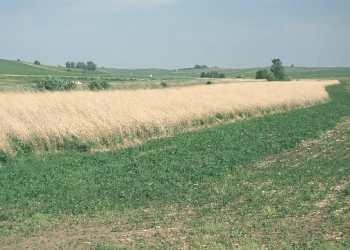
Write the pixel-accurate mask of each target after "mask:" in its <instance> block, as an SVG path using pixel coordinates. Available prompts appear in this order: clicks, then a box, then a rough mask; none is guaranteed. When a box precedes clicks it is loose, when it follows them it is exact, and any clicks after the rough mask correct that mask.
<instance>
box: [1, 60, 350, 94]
mask: <svg viewBox="0 0 350 250" xmlns="http://www.w3.org/2000/svg"><path fill="white" fill-rule="evenodd" d="M259 69H260V68H250V69H225V68H216V67H214V68H213V67H212V68H208V69H176V70H173V69H113V68H99V69H98V70H97V71H96V72H87V71H81V70H78V69H73V70H71V71H67V70H66V69H65V68H64V67H63V66H60V67H55V66H47V65H40V66H37V65H33V64H29V63H24V62H17V61H10V60H3V59H0V91H35V88H34V85H35V83H36V82H38V81H40V80H43V79H45V78H47V77H48V76H58V77H60V78H64V79H70V80H74V81H81V82H83V83H87V82H89V81H92V80H96V79H102V80H107V81H109V82H111V84H112V86H113V88H114V89H139V88H142V89H143V88H163V86H162V85H161V83H162V82H164V83H166V85H167V87H176V86H191V85H201V84H205V83H206V82H207V81H208V79H201V78H199V77H200V75H201V73H202V72H203V71H216V72H219V73H224V74H225V75H226V77H228V78H232V79H237V80H240V79H248V80H250V79H254V78H255V73H256V71H257V70H259ZM285 69H286V73H287V74H288V75H289V76H290V77H291V79H305V78H306V79H328V80H333V79H337V80H346V79H348V77H349V75H350V68H349V67H343V68H340V67H338V68H337V67H333V68H332V67H328V68H327V67H323V68H316V67H315V68H308V67H293V68H292V67H286V68H285ZM150 76H152V77H150ZM211 81H212V82H213V83H215V82H216V81H215V79H212V80H211ZM82 88H84V86H82Z"/></svg>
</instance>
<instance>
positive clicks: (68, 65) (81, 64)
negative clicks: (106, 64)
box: [66, 61, 97, 71]
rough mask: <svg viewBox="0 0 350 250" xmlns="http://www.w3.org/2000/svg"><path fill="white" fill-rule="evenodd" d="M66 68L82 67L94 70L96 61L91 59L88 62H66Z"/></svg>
mask: <svg viewBox="0 0 350 250" xmlns="http://www.w3.org/2000/svg"><path fill="white" fill-rule="evenodd" d="M66 68H67V69H84V70H91V71H95V70H96V69H97V65H96V63H94V62H93V61H88V62H86V63H85V62H77V63H75V62H66Z"/></svg>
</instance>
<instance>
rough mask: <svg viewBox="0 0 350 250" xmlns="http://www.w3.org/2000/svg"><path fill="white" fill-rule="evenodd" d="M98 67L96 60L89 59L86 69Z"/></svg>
mask: <svg viewBox="0 0 350 250" xmlns="http://www.w3.org/2000/svg"><path fill="white" fill-rule="evenodd" d="M96 68H97V66H96V64H95V63H94V62H92V61H88V62H87V63H86V69H87V70H91V71H95V70H96Z"/></svg>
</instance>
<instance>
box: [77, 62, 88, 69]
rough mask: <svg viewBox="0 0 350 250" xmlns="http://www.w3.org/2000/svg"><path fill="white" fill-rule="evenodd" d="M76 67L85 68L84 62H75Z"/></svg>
mask: <svg viewBox="0 0 350 250" xmlns="http://www.w3.org/2000/svg"><path fill="white" fill-rule="evenodd" d="M76 67H77V69H86V64H85V63H84V62H77V66H76Z"/></svg>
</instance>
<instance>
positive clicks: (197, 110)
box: [0, 79, 337, 149]
mask: <svg viewBox="0 0 350 250" xmlns="http://www.w3.org/2000/svg"><path fill="white" fill-rule="evenodd" d="M219 82H220V81H218V83H219ZM221 82H222V83H226V84H215V85H201V86H192V87H184V88H180V87H178V88H169V89H154V90H129V91H102V92H88V91H73V92H44V93H40V92H39V93H0V117H1V119H0V131H1V132H0V149H1V148H2V149H5V148H11V146H12V147H17V146H18V141H17V140H20V141H22V142H27V143H29V144H33V145H32V146H33V147H39V148H40V147H48V146H50V143H51V142H54V141H58V142H60V143H59V144H62V143H63V142H64V140H65V139H67V138H72V137H74V138H77V139H79V140H82V141H94V142H96V143H97V144H99V145H100V146H101V144H103V143H105V144H106V145H108V144H112V145H114V144H118V143H117V141H119V144H128V143H130V141H133V140H135V139H141V138H149V137H157V136H164V135H169V134H172V133H173V132H174V131H176V130H186V129H188V128H191V127H195V126H198V125H205V124H206V123H208V122H211V123H213V122H214V123H215V121H216V120H218V121H222V120H225V119H228V118H229V119H233V118H234V117H237V118H239V117H240V118H242V117H244V116H246V115H252V114H257V115H258V114H261V113H263V112H265V111H266V110H274V109H276V110H278V109H286V110H288V109H291V108H292V107H295V106H302V105H309V104H311V103H314V102H320V101H323V100H326V99H327V97H328V95H327V92H326V91H325V86H326V85H329V84H334V83H336V82H337V81H331V80H329V81H319V80H304V81H290V82H260V81H258V82H252V81H242V80H236V81H234V80H230V79H226V80H221ZM226 117H227V118H226ZM132 137H136V138H132ZM11 138H12V139H11ZM13 138H16V140H13ZM101 140H102V141H101ZM13 143H15V144H14V145H11V144H13ZM56 143H57V142H56ZM54 144H55V143H54Z"/></svg>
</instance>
